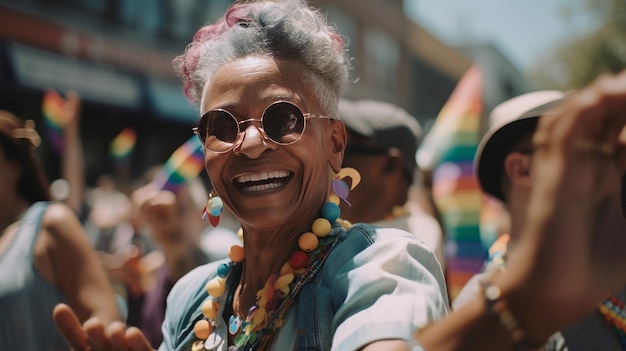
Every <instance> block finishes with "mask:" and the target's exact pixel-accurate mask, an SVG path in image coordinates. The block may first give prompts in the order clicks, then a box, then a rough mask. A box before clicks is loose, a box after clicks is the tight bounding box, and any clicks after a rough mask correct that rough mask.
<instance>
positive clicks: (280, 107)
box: [263, 102, 304, 144]
mask: <svg viewBox="0 0 626 351" xmlns="http://www.w3.org/2000/svg"><path fill="white" fill-rule="evenodd" d="M263 130H264V131H265V134H267V136H268V137H269V138H270V139H272V140H273V141H274V142H275V143H277V144H291V143H294V142H296V141H297V140H298V139H300V136H301V135H302V131H303V130H304V115H303V114H302V111H300V109H299V108H298V107H297V106H295V105H293V104H291V103H288V102H278V103H275V104H273V105H272V106H270V107H268V108H267V110H265V113H264V114H263Z"/></svg>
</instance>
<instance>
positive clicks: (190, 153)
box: [155, 135, 204, 191]
mask: <svg viewBox="0 0 626 351" xmlns="http://www.w3.org/2000/svg"><path fill="white" fill-rule="evenodd" d="M203 168H204V151H203V149H202V143H201V142H200V139H198V137H197V136H196V135H192V136H191V137H190V138H189V139H188V140H187V141H186V142H185V143H184V144H182V145H181V146H179V147H178V148H177V149H176V150H175V151H174V152H173V153H172V155H171V156H170V157H169V159H168V160H167V161H166V162H165V164H164V165H163V167H162V168H161V171H160V172H159V174H158V175H157V176H156V178H155V183H156V184H157V187H158V188H159V189H164V190H170V191H176V190H177V189H178V187H180V186H181V185H182V184H183V183H185V182H186V181H187V180H189V179H191V178H194V177H197V176H198V175H199V174H200V172H202V169H203Z"/></svg>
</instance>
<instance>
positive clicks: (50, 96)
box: [41, 89, 68, 153]
mask: <svg viewBox="0 0 626 351" xmlns="http://www.w3.org/2000/svg"><path fill="white" fill-rule="evenodd" d="M41 110H42V112H43V115H44V121H45V124H46V129H47V131H48V137H49V138H50V144H51V145H52V147H53V148H54V150H55V151H56V152H57V153H61V152H62V151H63V128H65V124H67V119H68V117H67V115H66V113H65V99H64V98H63V97H62V96H61V95H59V93H57V92H56V90H54V89H48V90H47V91H46V92H45V93H44V96H43V101H42V104H41Z"/></svg>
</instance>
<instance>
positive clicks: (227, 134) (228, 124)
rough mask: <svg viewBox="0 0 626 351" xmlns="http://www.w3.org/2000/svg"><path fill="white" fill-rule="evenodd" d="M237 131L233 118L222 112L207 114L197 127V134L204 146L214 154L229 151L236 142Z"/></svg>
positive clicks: (214, 111)
mask: <svg viewBox="0 0 626 351" xmlns="http://www.w3.org/2000/svg"><path fill="white" fill-rule="evenodd" d="M238 131H239V129H238V125H237V121H236V120H235V118H234V117H233V116H231V115H230V114H229V113H228V112H226V111H222V110H213V111H209V112H207V113H206V114H205V115H204V116H202V118H201V119H200V124H199V126H198V134H199V135H200V136H201V138H200V139H201V140H202V141H203V142H204V146H205V147H206V148H207V149H209V150H212V151H216V152H221V151H226V150H228V149H230V148H231V147H232V146H233V144H234V143H235V141H236V140H237V134H238Z"/></svg>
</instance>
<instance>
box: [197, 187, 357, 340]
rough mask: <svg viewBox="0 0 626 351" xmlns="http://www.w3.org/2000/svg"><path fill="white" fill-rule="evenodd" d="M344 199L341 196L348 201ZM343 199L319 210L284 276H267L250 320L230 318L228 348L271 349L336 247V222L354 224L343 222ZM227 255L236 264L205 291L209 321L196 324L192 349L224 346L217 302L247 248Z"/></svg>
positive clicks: (330, 201) (228, 265)
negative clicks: (217, 327) (218, 327)
mask: <svg viewBox="0 0 626 351" xmlns="http://www.w3.org/2000/svg"><path fill="white" fill-rule="evenodd" d="M335 192H337V191H336V190H335ZM345 197H346V196H343V194H342V199H343V200H344V201H345ZM339 201H340V199H339V197H338V196H337V195H335V194H332V195H330V196H329V198H328V202H326V203H325V204H324V205H323V206H322V208H321V210H320V218H318V219H316V220H315V221H313V224H312V225H311V231H310V232H306V233H304V234H302V235H301V236H300V238H299V239H298V246H299V248H300V250H298V251H296V252H294V253H293V254H291V256H290V258H289V260H288V261H287V262H285V263H284V264H283V266H282V268H281V270H280V272H278V273H275V274H272V275H271V276H270V277H269V278H268V280H267V281H266V283H265V286H264V287H263V288H262V289H261V290H259V291H258V292H257V294H256V297H257V302H256V304H255V305H254V306H252V307H251V308H250V310H249V311H248V314H247V316H245V318H241V317H240V316H237V315H231V316H230V318H229V321H228V332H229V333H230V334H231V335H233V336H234V345H233V346H230V347H229V351H247V350H258V351H260V350H269V349H270V347H271V345H272V341H273V338H274V335H275V333H276V331H277V330H278V329H280V328H281V327H282V326H283V323H284V320H283V318H284V315H285V313H286V312H287V310H288V309H289V307H291V305H292V304H293V302H294V301H295V298H296V297H297V295H298V293H299V292H300V290H301V289H302V287H304V286H305V285H306V284H307V283H308V282H310V281H311V280H312V279H313V278H314V277H315V276H316V275H317V273H318V272H319V271H320V269H321V267H322V265H323V264H324V262H325V260H326V258H327V257H328V254H329V253H330V251H331V249H332V247H333V246H334V245H335V244H336V243H337V239H338V235H332V233H333V231H332V226H333V224H337V225H340V226H342V227H343V228H345V229H348V228H350V227H351V226H352V224H351V223H350V222H348V221H345V220H342V219H341V218H339V214H340V210H339ZM335 233H336V232H335ZM228 256H229V258H230V260H231V262H229V263H223V264H221V265H220V266H219V267H218V270H217V277H215V278H213V279H211V280H210V281H209V282H208V283H207V286H206V291H207V293H208V295H209V296H208V298H207V300H206V301H205V302H204V304H203V305H202V313H203V315H204V317H205V318H204V319H201V320H199V321H197V322H196V323H195V325H194V334H195V336H196V337H197V338H198V340H197V341H195V342H194V343H193V345H192V350H193V351H200V350H214V349H217V348H218V347H219V346H220V345H222V344H223V343H224V342H225V340H222V338H221V337H220V336H219V335H217V334H216V333H214V329H215V325H216V321H217V318H218V311H219V309H220V306H219V303H218V302H217V299H218V298H219V297H220V296H222V295H223V294H224V292H225V290H226V281H227V279H228V277H229V275H230V274H231V272H232V271H233V268H241V267H240V266H242V265H243V263H244V250H243V247H242V246H238V245H234V246H233V247H231V248H230V251H229V253H228Z"/></svg>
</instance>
